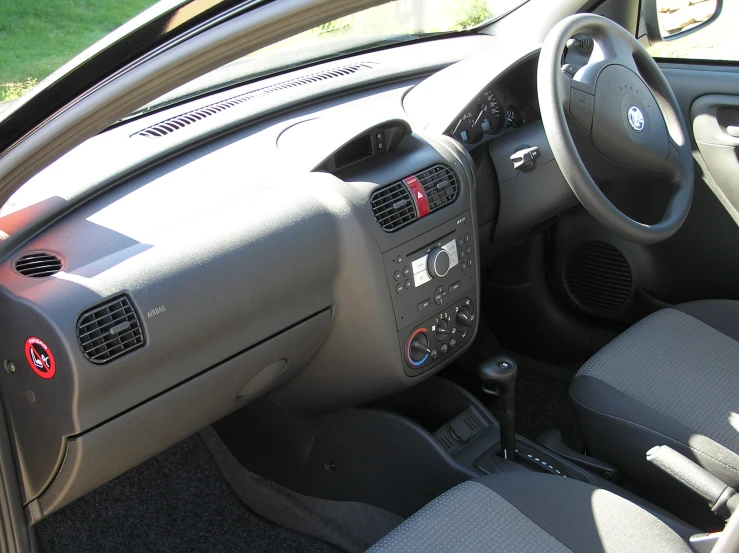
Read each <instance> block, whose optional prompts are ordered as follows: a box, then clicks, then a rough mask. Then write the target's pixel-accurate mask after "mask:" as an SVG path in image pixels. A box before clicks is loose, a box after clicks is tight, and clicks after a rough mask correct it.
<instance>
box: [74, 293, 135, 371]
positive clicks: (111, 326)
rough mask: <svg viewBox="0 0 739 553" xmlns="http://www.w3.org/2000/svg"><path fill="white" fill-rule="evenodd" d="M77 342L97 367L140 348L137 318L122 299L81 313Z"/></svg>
mask: <svg viewBox="0 0 739 553" xmlns="http://www.w3.org/2000/svg"><path fill="white" fill-rule="evenodd" d="M77 339H78V340H79V344H80V347H81V348H82V353H84V354H85V357H87V358H88V359H89V360H90V361H92V362H93V363H98V364H101V363H107V362H108V361H111V360H113V359H115V358H116V357H120V356H121V355H123V354H124V353H127V352H129V351H131V350H132V349H135V348H137V347H139V346H143V345H144V333H143V331H142V329H141V324H140V323H139V318H138V316H137V315H136V311H134V309H133V306H132V305H131V301H130V300H129V299H128V297H126V296H120V297H118V298H116V299H114V300H111V301H109V302H107V303H105V304H103V305H100V306H98V307H94V308H92V309H91V310H89V311H86V312H85V313H83V314H82V316H81V317H80V319H79V321H78V322H77Z"/></svg>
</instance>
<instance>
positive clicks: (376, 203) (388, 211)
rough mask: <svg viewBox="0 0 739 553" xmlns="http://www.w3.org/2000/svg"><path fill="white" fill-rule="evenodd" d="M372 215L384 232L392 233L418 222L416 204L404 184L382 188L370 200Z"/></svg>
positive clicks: (397, 183) (398, 183) (399, 183)
mask: <svg viewBox="0 0 739 553" xmlns="http://www.w3.org/2000/svg"><path fill="white" fill-rule="evenodd" d="M370 203H371V204H372V213H374V214H375V219H377V222H378V223H379V224H380V226H381V227H382V229H383V230H386V231H388V232H392V231H394V230H398V229H399V228H400V227H404V226H405V225H407V224H408V223H411V222H413V221H415V220H416V218H417V215H416V204H415V203H413V198H412V197H411V193H410V191H409V190H408V188H406V186H405V184H403V183H402V182H396V183H395V184H391V185H390V186H386V187H385V188H381V189H380V190H378V191H377V192H375V193H374V194H372V197H371V198H370Z"/></svg>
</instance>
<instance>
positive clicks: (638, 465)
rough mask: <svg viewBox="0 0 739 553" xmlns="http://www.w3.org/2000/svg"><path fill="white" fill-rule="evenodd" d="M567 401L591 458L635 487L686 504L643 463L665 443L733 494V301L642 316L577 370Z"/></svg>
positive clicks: (737, 467)
mask: <svg viewBox="0 0 739 553" xmlns="http://www.w3.org/2000/svg"><path fill="white" fill-rule="evenodd" d="M570 395H571V397H572V399H573V401H574V405H575V409H576V413H577V416H578V421H579V423H580V426H581V428H582V431H583V433H584V435H585V442H586V444H587V447H588V450H589V453H591V454H592V455H594V456H595V457H598V458H600V459H603V460H606V461H610V462H612V463H614V464H615V465H617V466H618V467H619V468H620V469H621V470H623V471H624V472H625V473H626V474H627V475H629V476H630V477H632V478H633V479H635V480H637V481H638V482H639V483H641V484H643V485H645V486H647V487H650V488H653V489H655V490H657V489H661V490H662V491H665V490H671V491H670V492H669V493H674V494H676V496H675V497H677V499H678V501H681V500H689V499H690V497H689V494H688V495H685V493H686V492H681V491H680V490H675V489H674V488H680V486H678V485H677V484H676V483H675V482H674V481H672V480H669V479H668V478H667V477H665V476H664V475H662V474H661V473H660V472H659V471H657V470H656V469H654V468H653V467H651V466H650V465H649V463H647V461H646V459H645V453H646V452H647V451H648V450H649V449H650V448H651V447H653V446H655V445H662V444H665V445H669V446H671V447H672V448H674V449H676V450H678V451H680V452H681V453H683V454H684V455H686V456H687V457H689V458H691V459H693V460H694V461H696V462H697V463H698V464H700V465H702V466H703V467H705V468H706V469H707V470H709V471H710V472H712V473H713V474H715V475H716V476H718V477H719V478H721V479H722V480H723V481H724V482H726V483H727V484H730V485H732V486H734V487H736V486H737V485H739V455H738V454H737V453H739V415H738V414H737V413H739V302H736V301H727V300H706V301H698V302H692V303H687V304H682V305H679V306H676V307H675V308H670V309H663V310H661V311H658V312H656V313H654V314H652V315H650V316H648V317H647V318H645V319H643V320H642V321H640V322H639V323H637V324H636V325H634V326H633V327H632V328H630V329H629V330H627V331H626V332H624V333H623V334H622V335H621V336H619V337H618V338H616V339H615V340H613V341H612V342H611V343H610V344H608V345H607V346H606V347H605V348H603V349H602V350H601V351H600V352H599V353H597V354H596V355H595V356H594V357H593V358H592V359H590V361H588V362H587V363H586V364H585V365H584V366H583V367H582V368H581V369H580V371H579V372H578V374H577V375H576V377H575V379H574V381H573V383H572V386H571V387H570ZM681 493H682V494H683V495H682V496H681ZM693 499H695V498H693Z"/></svg>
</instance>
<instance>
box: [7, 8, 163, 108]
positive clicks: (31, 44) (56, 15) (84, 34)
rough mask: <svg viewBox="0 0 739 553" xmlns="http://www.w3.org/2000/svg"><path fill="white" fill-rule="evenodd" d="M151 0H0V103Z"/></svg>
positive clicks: (51, 70)
mask: <svg viewBox="0 0 739 553" xmlns="http://www.w3.org/2000/svg"><path fill="white" fill-rule="evenodd" d="M152 4H154V0H125V1H123V2H118V1H112V0H0V102H3V101H7V100H13V99H15V98H18V97H19V96H21V95H23V94H24V93H25V92H27V91H28V90H29V89H30V88H31V87H33V86H34V85H35V84H36V83H38V82H39V81H41V80H42V79H44V78H45V77H47V76H49V75H50V74H51V73H53V72H54V71H55V70H56V69H58V68H59V67H61V66H62V65H64V64H65V63H66V62H68V61H69V60H71V59H72V58H73V57H75V56H76V55H77V54H79V53H80V52H82V51H83V50H85V49H86V48H87V47H88V46H91V45H92V44H94V43H95V42H97V41H98V40H100V39H101V38H103V37H104V36H105V35H107V34H108V33H110V32H111V31H113V30H114V29H116V28H117V27H119V26H120V25H122V24H123V23H125V22H126V21H128V20H129V19H131V18H132V17H133V16H135V15H137V14H138V13H140V12H141V11H143V10H144V9H146V8H148V7H149V6H151V5H152Z"/></svg>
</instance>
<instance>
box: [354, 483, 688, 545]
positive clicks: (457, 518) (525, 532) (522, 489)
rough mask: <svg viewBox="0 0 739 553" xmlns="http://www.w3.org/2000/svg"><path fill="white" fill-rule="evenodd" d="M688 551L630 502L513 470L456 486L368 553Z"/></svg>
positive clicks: (589, 487)
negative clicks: (509, 472)
mask: <svg viewBox="0 0 739 553" xmlns="http://www.w3.org/2000/svg"><path fill="white" fill-rule="evenodd" d="M497 551H501V552H502V551H516V552H522V553H523V552H543V551H547V552H576V553H579V552H586V551H587V552H589V553H599V552H600V553H606V552H607V553H620V552H626V551H641V552H650V551H655V552H657V551H659V552H664V551H671V552H677V553H679V552H689V551H691V549H690V548H689V547H688V546H687V545H686V543H685V541H683V540H682V539H681V538H680V537H679V536H678V535H677V534H676V533H675V532H673V531H672V530H671V529H670V528H669V527H668V526H667V525H666V524H665V523H664V522H662V521H661V520H659V519H658V518H656V517H655V516H653V515H652V514H651V513H649V512H647V511H646V510H644V509H642V508H641V507H637V506H636V505H634V504H633V503H631V502H629V501H626V500H625V499H623V498H621V497H619V496H617V495H614V494H612V493H611V492H608V491H605V490H601V489H598V488H595V487H593V486H590V485H589V484H584V483H582V482H577V481H575V480H568V479H567V478H561V477H557V476H551V475H545V474H538V473H511V474H498V475H490V476H485V477H483V478H479V479H477V480H472V481H469V482H465V483H463V484H460V485H459V486H457V487H455V488H452V489H451V490H450V491H448V492H446V493H445V494H443V495H441V496H440V497H438V498H436V499H435V500H434V501H432V502H431V503H429V504H428V505H426V507H424V508H423V509H421V510H420V511H419V512H418V513H416V514H415V515H413V516H412V517H411V518H409V519H407V520H406V521H405V522H403V524H401V525H400V526H399V527H398V528H396V529H395V530H393V531H392V532H391V533H390V534H388V535H387V536H385V537H384V538H383V539H382V540H380V541H379V542H378V543H376V544H375V545H374V546H372V547H371V548H370V549H369V550H368V553H416V552H417V553H437V552H438V553H442V552H443V553H483V552H491V553H492V552H497Z"/></svg>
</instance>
